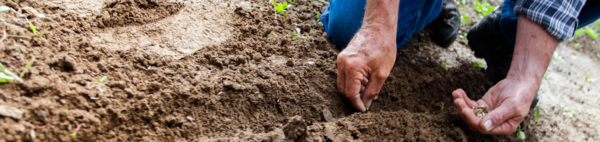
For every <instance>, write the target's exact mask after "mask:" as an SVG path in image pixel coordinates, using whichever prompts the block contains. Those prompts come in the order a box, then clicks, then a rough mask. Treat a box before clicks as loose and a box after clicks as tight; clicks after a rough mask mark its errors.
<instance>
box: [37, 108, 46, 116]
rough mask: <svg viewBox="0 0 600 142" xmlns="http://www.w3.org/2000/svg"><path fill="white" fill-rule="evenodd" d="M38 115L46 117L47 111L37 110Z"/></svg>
mask: <svg viewBox="0 0 600 142" xmlns="http://www.w3.org/2000/svg"><path fill="white" fill-rule="evenodd" d="M37 116H38V117H44V116H46V111H43V110H42V111H38V112H37Z"/></svg>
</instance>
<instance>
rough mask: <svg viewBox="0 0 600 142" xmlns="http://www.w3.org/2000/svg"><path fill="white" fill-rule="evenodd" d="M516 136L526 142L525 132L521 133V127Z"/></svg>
mask: <svg viewBox="0 0 600 142" xmlns="http://www.w3.org/2000/svg"><path fill="white" fill-rule="evenodd" d="M515 136H516V137H517V138H518V139H521V140H525V132H523V131H521V126H519V127H518V128H517V131H516V134H515Z"/></svg>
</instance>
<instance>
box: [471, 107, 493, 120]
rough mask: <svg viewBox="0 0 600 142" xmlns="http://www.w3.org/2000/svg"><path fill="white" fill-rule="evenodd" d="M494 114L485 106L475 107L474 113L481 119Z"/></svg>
mask: <svg viewBox="0 0 600 142" xmlns="http://www.w3.org/2000/svg"><path fill="white" fill-rule="evenodd" d="M490 112H492V109H491V108H489V107H485V106H477V107H473V113H475V115H476V116H477V117H479V118H483V117H484V116H485V115H487V114H488V113H490Z"/></svg>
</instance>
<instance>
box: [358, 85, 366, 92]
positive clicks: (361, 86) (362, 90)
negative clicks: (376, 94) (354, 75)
mask: <svg viewBox="0 0 600 142" xmlns="http://www.w3.org/2000/svg"><path fill="white" fill-rule="evenodd" d="M358 93H359V94H363V93H365V86H364V85H360V92H358Z"/></svg>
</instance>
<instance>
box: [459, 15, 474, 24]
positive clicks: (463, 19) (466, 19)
mask: <svg viewBox="0 0 600 142" xmlns="http://www.w3.org/2000/svg"><path fill="white" fill-rule="evenodd" d="M460 22H461V23H463V24H471V18H469V16H467V15H463V16H460Z"/></svg>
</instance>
